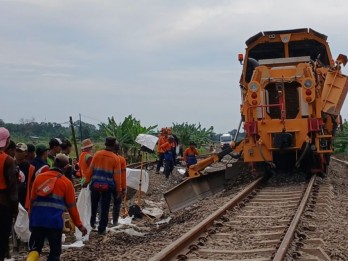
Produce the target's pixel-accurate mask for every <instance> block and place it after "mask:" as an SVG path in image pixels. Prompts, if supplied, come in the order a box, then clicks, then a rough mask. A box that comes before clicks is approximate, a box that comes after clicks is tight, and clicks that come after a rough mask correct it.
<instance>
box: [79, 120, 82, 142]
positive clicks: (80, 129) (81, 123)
mask: <svg viewBox="0 0 348 261" xmlns="http://www.w3.org/2000/svg"><path fill="white" fill-rule="evenodd" d="M79 116H80V142H81V143H82V121H81V113H79Z"/></svg>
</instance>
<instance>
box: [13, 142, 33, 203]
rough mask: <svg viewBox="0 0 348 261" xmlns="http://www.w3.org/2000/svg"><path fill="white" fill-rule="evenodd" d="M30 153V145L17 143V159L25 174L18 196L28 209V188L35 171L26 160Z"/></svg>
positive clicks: (22, 172)
mask: <svg viewBox="0 0 348 261" xmlns="http://www.w3.org/2000/svg"><path fill="white" fill-rule="evenodd" d="M27 153H28V146H27V145H26V144H24V143H17V145H16V155H15V161H16V164H17V167H18V168H19V171H20V172H21V174H22V175H24V181H23V182H20V183H19V184H18V198H19V203H21V205H22V206H23V207H25V208H26V209H28V207H29V199H28V198H27V197H29V198H30V194H29V193H28V188H29V187H30V186H31V184H30V183H31V182H30V181H31V180H30V178H32V177H33V175H34V172H35V167H34V166H33V165H31V164H29V163H28V162H27V161H26V157H27Z"/></svg>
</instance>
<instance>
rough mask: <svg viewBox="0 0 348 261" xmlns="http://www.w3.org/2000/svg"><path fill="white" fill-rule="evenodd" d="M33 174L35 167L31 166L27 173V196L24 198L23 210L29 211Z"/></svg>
mask: <svg viewBox="0 0 348 261" xmlns="http://www.w3.org/2000/svg"><path fill="white" fill-rule="evenodd" d="M34 173H35V167H34V166H33V165H31V164H30V165H29V173H28V180H27V195H26V197H25V206H24V207H25V208H26V209H29V207H30V196H31V188H32V186H33V179H34V178H35V177H34Z"/></svg>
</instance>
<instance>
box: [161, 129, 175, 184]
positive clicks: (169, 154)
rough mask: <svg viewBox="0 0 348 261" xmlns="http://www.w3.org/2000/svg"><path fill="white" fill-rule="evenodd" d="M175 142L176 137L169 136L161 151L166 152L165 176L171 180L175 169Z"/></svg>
mask: <svg viewBox="0 0 348 261" xmlns="http://www.w3.org/2000/svg"><path fill="white" fill-rule="evenodd" d="M173 142H174V137H173V136H172V135H169V136H168V140H167V142H165V143H164V144H162V145H161V149H162V150H163V151H164V175H165V176H166V178H167V179H168V178H169V175H170V174H171V173H172V171H173V169H174V159H173V151H172V147H173Z"/></svg>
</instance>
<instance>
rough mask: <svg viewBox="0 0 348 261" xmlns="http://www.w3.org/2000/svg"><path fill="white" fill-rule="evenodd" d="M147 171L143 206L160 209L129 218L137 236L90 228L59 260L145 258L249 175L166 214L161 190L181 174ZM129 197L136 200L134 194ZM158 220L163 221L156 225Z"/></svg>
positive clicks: (235, 189)
mask: <svg viewBox="0 0 348 261" xmlns="http://www.w3.org/2000/svg"><path fill="white" fill-rule="evenodd" d="M219 164H220V165H219ZM219 164H216V165H215V167H217V168H218V167H221V163H219ZM213 167H214V166H213ZM149 173H150V186H149V191H148V192H147V193H146V195H144V197H143V198H144V201H143V202H144V204H143V206H144V207H146V206H149V203H150V204H153V203H155V204H157V206H160V207H161V208H162V210H163V211H164V213H163V215H162V217H161V218H158V219H151V218H143V219H141V220H139V219H138V220H133V221H132V224H134V225H136V227H131V228H133V229H134V230H135V231H136V232H138V233H136V234H138V236H131V235H129V234H127V233H126V232H124V229H122V228H120V229H119V231H118V229H116V231H109V232H108V234H107V235H106V236H99V235H98V234H97V233H96V232H94V231H93V232H92V233H91V235H90V240H89V241H88V242H86V245H85V247H83V248H75V249H74V248H70V249H67V250H64V251H63V254H62V260H71V261H72V260H148V259H149V258H150V257H152V256H153V255H155V254H156V253H157V252H159V251H160V250H161V249H163V248H164V247H166V246H167V245H169V244H170V243H171V242H173V241H174V240H175V239H177V238H178V237H179V236H181V235H183V234H184V233H185V232H187V231H188V230H189V229H190V228H191V227H192V226H194V225H196V224H197V223H198V222H200V221H201V220H203V219H204V218H205V217H207V216H208V215H210V214H211V213H212V212H213V211H214V210H216V209H218V208H219V207H221V205H222V204H224V203H225V202H227V201H228V200H229V199H230V198H231V197H232V196H233V195H234V194H235V193H237V192H238V191H240V190H241V189H242V188H243V187H244V185H246V184H248V183H249V182H250V178H247V179H245V178H244V177H241V178H240V179H239V180H238V181H237V182H236V184H235V185H234V186H233V187H231V188H229V189H227V190H224V191H222V192H220V193H218V194H215V195H214V196H212V197H210V198H207V199H204V200H202V201H200V202H198V203H196V204H194V205H192V206H190V207H188V208H186V209H184V210H180V211H178V212H175V213H170V212H169V210H168V207H167V205H166V203H165V201H164V198H163V193H164V192H165V191H167V190H168V189H170V188H172V187H173V186H175V185H177V184H178V183H179V182H180V180H181V179H182V175H181V174H179V172H177V171H174V173H173V175H172V176H171V177H170V178H169V179H168V180H167V179H166V178H165V176H164V175H163V174H155V172H154V171H153V170H151V171H149ZM133 199H134V200H135V199H136V195H135V196H134V197H133ZM133 203H134V202H132V201H131V202H129V204H133ZM161 220H162V221H163V224H156V222H158V221H161ZM165 221H168V222H165ZM133 232H134V231H133Z"/></svg>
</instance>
